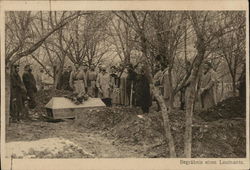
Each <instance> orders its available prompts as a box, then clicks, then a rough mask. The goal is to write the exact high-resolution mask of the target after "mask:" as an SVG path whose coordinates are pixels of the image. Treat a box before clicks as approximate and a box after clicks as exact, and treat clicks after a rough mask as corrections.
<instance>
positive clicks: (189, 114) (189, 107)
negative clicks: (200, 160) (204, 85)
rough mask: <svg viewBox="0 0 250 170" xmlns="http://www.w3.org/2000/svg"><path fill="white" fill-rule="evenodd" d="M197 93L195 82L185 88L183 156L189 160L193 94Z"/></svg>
mask: <svg viewBox="0 0 250 170" xmlns="http://www.w3.org/2000/svg"><path fill="white" fill-rule="evenodd" d="M196 91H197V81H196V80H195V81H193V82H191V84H190V86H189V87H188V88H187V90H186V93H188V96H189V97H188V99H187V103H186V124H185V127H186V129H185V135H184V143H185V145H184V156H185V157H186V158H191V153H192V150H191V148H192V119H193V112H194V102H195V94H196Z"/></svg>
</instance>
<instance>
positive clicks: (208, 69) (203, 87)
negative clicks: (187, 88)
mask: <svg viewBox="0 0 250 170" xmlns="http://www.w3.org/2000/svg"><path fill="white" fill-rule="evenodd" d="M217 81H218V80H217V75H216V72H215V71H214V70H213V67H212V64H211V63H210V62H208V61H206V62H205V63H204V64H203V72H202V76H201V80H200V91H199V94H200V99H201V106H202V108H204V109H208V108H210V107H212V106H214V105H216V104H217V99H216V84H217Z"/></svg>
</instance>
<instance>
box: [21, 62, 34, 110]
mask: <svg viewBox="0 0 250 170" xmlns="http://www.w3.org/2000/svg"><path fill="white" fill-rule="evenodd" d="M22 78H23V83H24V85H25V88H26V90H27V96H28V97H29V108H30V109H34V108H35V107H36V99H35V93H36V92H37V87H36V80H35V78H34V75H33V74H32V68H31V66H30V65H26V66H25V67H24V73H23V76H22Z"/></svg>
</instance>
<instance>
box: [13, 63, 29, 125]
mask: <svg viewBox="0 0 250 170" xmlns="http://www.w3.org/2000/svg"><path fill="white" fill-rule="evenodd" d="M18 72H19V65H17V64H15V65H13V66H12V69H11V79H10V82H11V83H10V84H11V88H10V112H11V117H12V120H13V121H20V119H21V116H24V117H26V116H27V112H26V110H25V105H24V102H25V96H26V95H25V94H26V90H25V87H24V84H23V82H22V80H21V77H20V75H19V74H18Z"/></svg>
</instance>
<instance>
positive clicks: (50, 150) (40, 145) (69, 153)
mask: <svg viewBox="0 0 250 170" xmlns="http://www.w3.org/2000/svg"><path fill="white" fill-rule="evenodd" d="M16 146H18V147H16ZM6 151H7V157H9V158H10V157H13V158H93V155H92V154H90V153H87V152H86V151H84V150H83V148H81V147H80V146H78V145H76V144H75V143H73V142H71V141H69V140H66V139H60V138H48V139H40V140H37V141H15V142H9V143H7V144H6Z"/></svg>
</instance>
